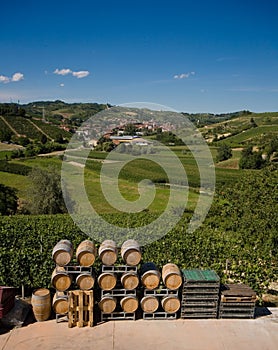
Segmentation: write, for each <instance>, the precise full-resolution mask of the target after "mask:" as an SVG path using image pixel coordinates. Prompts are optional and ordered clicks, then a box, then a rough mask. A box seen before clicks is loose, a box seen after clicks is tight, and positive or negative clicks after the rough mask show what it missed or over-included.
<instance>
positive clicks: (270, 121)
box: [200, 112, 278, 147]
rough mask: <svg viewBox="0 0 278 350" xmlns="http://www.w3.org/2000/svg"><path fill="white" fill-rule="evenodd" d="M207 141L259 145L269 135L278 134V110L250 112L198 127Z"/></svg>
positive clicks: (239, 145) (240, 145) (232, 145)
mask: <svg viewBox="0 0 278 350" xmlns="http://www.w3.org/2000/svg"><path fill="white" fill-rule="evenodd" d="M200 131H201V132H202V134H203V136H204V137H205V139H206V140H207V142H208V143H212V144H214V145H216V146H219V144H221V143H223V142H225V143H226V144H228V145H229V146H231V147H244V146H247V145H252V146H257V147H260V146H261V145H263V144H264V143H265V141H267V140H268V139H269V137H270V135H273V136H274V135H278V112H273V113H250V114H244V115H241V116H238V117H236V118H232V119H230V120H225V121H221V122H219V123H215V124H213V125H206V126H204V127H202V128H200Z"/></svg>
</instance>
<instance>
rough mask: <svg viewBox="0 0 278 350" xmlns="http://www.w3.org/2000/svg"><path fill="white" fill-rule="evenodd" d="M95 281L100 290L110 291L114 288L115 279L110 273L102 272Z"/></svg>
mask: <svg viewBox="0 0 278 350" xmlns="http://www.w3.org/2000/svg"><path fill="white" fill-rule="evenodd" d="M97 281H98V285H99V286H100V288H101V289H104V290H111V289H113V288H114V287H115V286H116V283H117V277H116V276H115V275H114V274H113V273H112V272H103V273H102V274H100V275H99V276H98V280H97Z"/></svg>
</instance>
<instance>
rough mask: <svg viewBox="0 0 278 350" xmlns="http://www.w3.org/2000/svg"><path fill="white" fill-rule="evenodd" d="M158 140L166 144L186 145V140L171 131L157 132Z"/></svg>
mask: <svg viewBox="0 0 278 350" xmlns="http://www.w3.org/2000/svg"><path fill="white" fill-rule="evenodd" d="M156 140H157V141H159V142H161V143H164V144H165V145H171V146H180V145H184V142H183V141H182V140H181V139H180V138H178V137H177V136H175V135H174V134H173V133H172V132H171V131H165V132H159V130H158V132H157V135H156Z"/></svg>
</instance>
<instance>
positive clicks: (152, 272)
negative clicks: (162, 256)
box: [141, 262, 161, 289]
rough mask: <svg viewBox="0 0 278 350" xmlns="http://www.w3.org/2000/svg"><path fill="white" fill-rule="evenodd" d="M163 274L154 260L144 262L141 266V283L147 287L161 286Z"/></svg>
mask: <svg viewBox="0 0 278 350" xmlns="http://www.w3.org/2000/svg"><path fill="white" fill-rule="evenodd" d="M160 277H161V274H160V272H159V271H158V268H157V267H156V265H155V264H154V263H153V262H148V263H145V264H143V266H142V268H141V283H142V285H143V286H144V287H145V288H146V289H155V288H157V287H158V286H159V282H160Z"/></svg>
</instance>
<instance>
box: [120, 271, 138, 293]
mask: <svg viewBox="0 0 278 350" xmlns="http://www.w3.org/2000/svg"><path fill="white" fill-rule="evenodd" d="M121 283H122V285H123V287H124V289H129V290H131V289H135V288H137V287H138V284H139V277H138V275H137V273H135V272H127V273H124V274H123V275H122V277H121Z"/></svg>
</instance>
